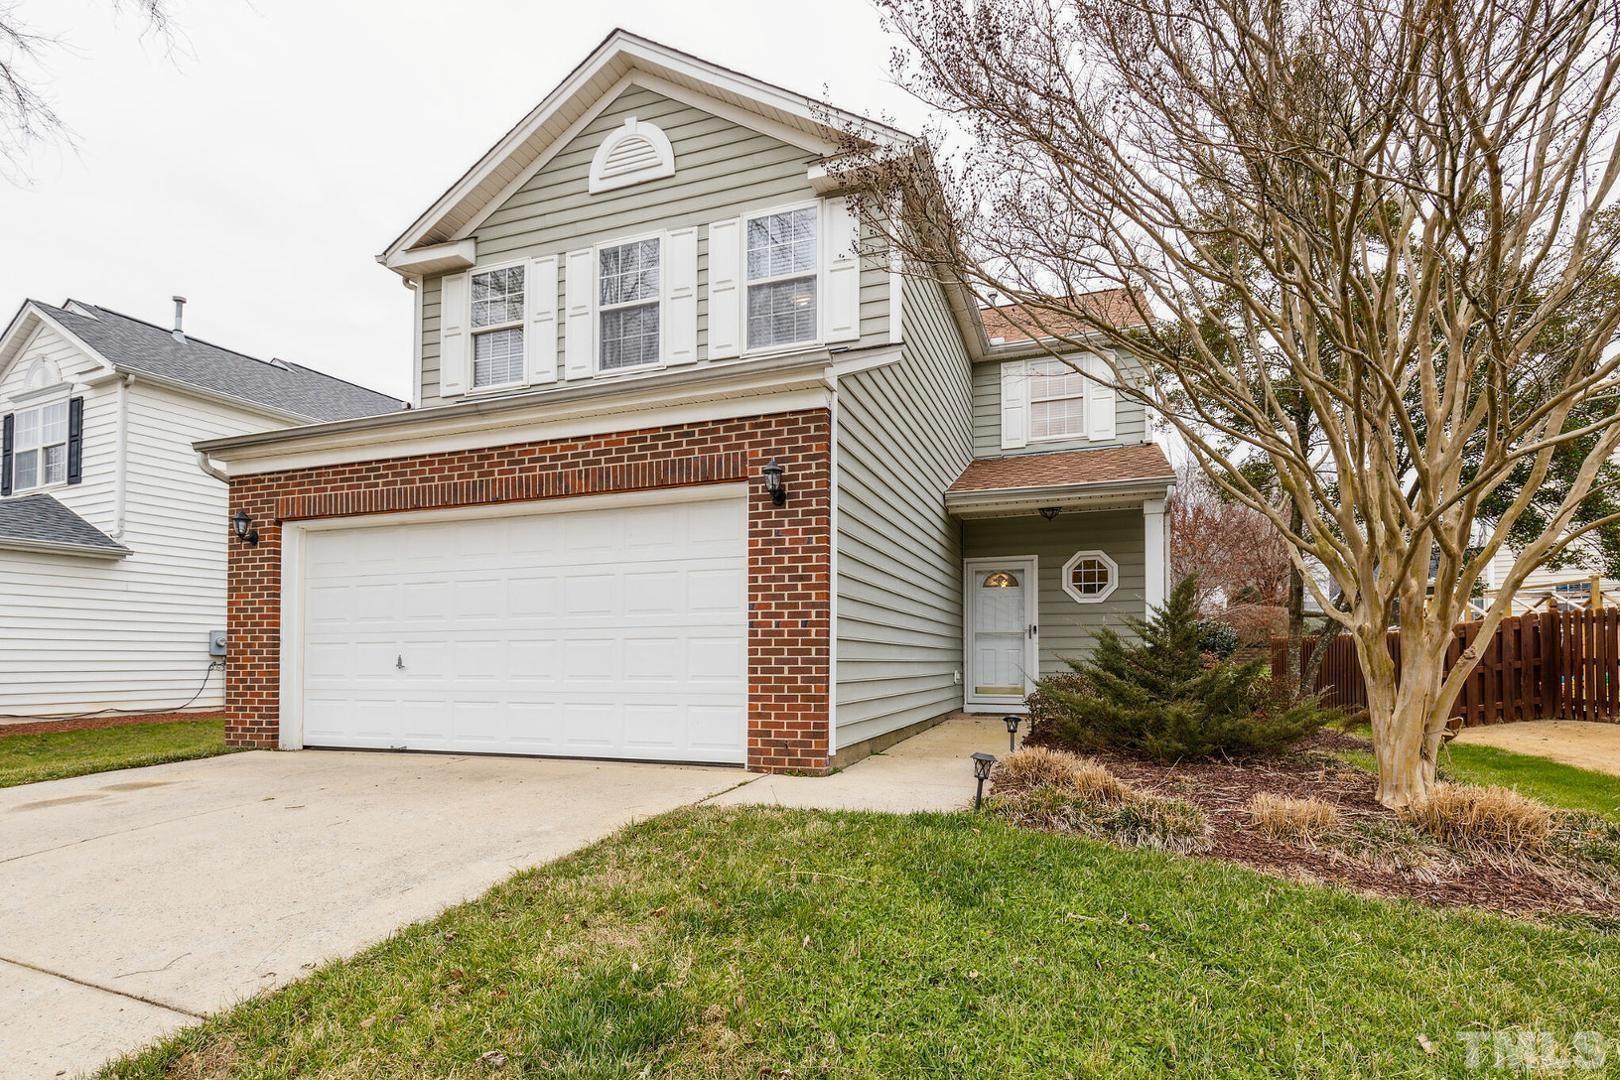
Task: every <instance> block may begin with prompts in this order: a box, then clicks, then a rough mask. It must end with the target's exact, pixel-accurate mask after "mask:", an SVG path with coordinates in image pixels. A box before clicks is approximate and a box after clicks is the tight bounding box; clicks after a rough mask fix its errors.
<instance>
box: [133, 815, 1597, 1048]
mask: <svg viewBox="0 0 1620 1080" xmlns="http://www.w3.org/2000/svg"><path fill="white" fill-rule="evenodd" d="M1616 970H1620V938H1616V937H1614V936H1609V935H1605V934H1603V933H1601V932H1598V931H1595V930H1592V929H1584V928H1568V927H1551V926H1541V925H1535V924H1531V923H1525V922H1518V921H1514V920H1510V919H1504V918H1499V917H1495V916H1489V915H1484V914H1478V913H1473V912H1467V911H1450V912H1447V911H1440V910H1434V909H1429V908H1423V907H1419V906H1417V905H1414V904H1408V903H1386V902H1381V901H1375V900H1368V899H1363V898H1360V897H1357V896H1354V895H1351V894H1349V893H1345V892H1341V891H1336V890H1329V889H1324V888H1315V887H1309V886H1303V885H1296V884H1291V883H1288V882H1285V881H1282V880H1280V879H1277V878H1272V877H1266V876H1262V875H1260V874H1256V873H1252V872H1249V871H1247V870H1243V869H1239V868H1237V867H1234V866H1231V865H1228V864H1223V863H1218V862H1212V861H1207V860H1203V859H1193V858H1185V857H1177V856H1172V855H1166V854H1162V853H1157V852H1146V851H1121V850H1117V849H1114V848H1111V847H1107V846H1105V845H1102V844H1099V843H1094V842H1090V841H1086V840H1080V839H1076V838H1072V837H1063V836H1053V835H1047V834H1042V833H1035V832H1029V831H1024V830H1020V829H1017V828H1014V827H1012V826H1009V825H1005V824H1001V823H998V822H996V821H994V820H991V819H988V818H985V817H983V816H979V815H973V814H968V813H961V814H945V815H916V816H911V817H901V816H889V815H881V814H855V813H819V812H809V811H793V810H783V809H774V808H753V809H717V808H703V809H696V810H685V811H679V812H676V813H674V814H669V815H665V816H663V817H659V818H655V819H653V820H651V821H648V822H645V823H643V824H640V825H637V826H634V827H632V828H630V829H628V830H626V831H624V832H621V833H619V834H617V835H615V836H613V837H610V838H608V839H607V840H605V841H603V842H601V843H599V844H597V845H595V846H594V847H592V848H590V849H587V850H586V851H584V852H581V853H579V854H577V855H575V856H572V857H570V858H567V859H564V860H562V861H561V862H558V863H554V864H552V865H550V866H546V867H542V868H540V869H537V870H532V871H527V872H524V873H520V874H518V875H517V876H516V877H514V878H512V879H511V880H509V881H508V882H506V883H505V884H503V885H500V886H497V887H496V888H494V889H492V890H491V891H490V892H488V893H487V894H485V895H484V896H483V897H481V898H480V899H478V900H475V901H473V902H471V903H468V904H465V905H462V906H460V907H456V908H453V909H451V910H449V911H447V912H446V913H445V914H444V915H442V916H440V917H439V918H437V919H434V920H432V921H431V922H427V923H422V924H418V925H415V926H411V927H408V928H406V929H405V930H403V931H401V932H399V933H397V934H395V935H394V936H393V937H392V938H390V939H389V940H387V941H385V942H383V943H381V944H379V945H377V946H375V947H373V948H371V949H369V950H367V951H366V952H364V953H362V954H360V955H359V956H357V957H355V958H353V959H350V960H347V961H341V962H337V963H334V964H331V965H328V966H326V967H323V968H321V969H319V970H318V971H316V972H315V973H314V974H313V975H311V976H310V977H309V978H307V979H305V980H303V981H302V982H299V983H295V984H293V985H291V986H288V987H286V988H284V989H283V990H281V991H279V992H277V993H274V994H270V995H268V996H265V997H261V998H256V999H253V1000H250V1001H248V1002H246V1003H244V1004H242V1005H240V1006H238V1007H236V1008H234V1009H232V1010H230V1011H228V1012H226V1013H223V1014H222V1015H220V1016H218V1017H215V1018H214V1019H212V1020H209V1021H207V1022H205V1023H204V1024H202V1025H200V1026H197V1027H194V1028H191V1029H188V1030H186V1031H182V1032H180V1033H178V1034H176V1035H174V1036H172V1037H170V1038H169V1039H167V1040H166V1041H164V1042H163V1043H161V1044H159V1045H157V1046H155V1047H154V1048H151V1049H149V1050H147V1051H145V1052H144V1053H141V1054H138V1055H136V1056H133V1057H130V1058H128V1059H125V1060H123V1061H121V1062H117V1063H114V1064H113V1065H110V1066H108V1067H107V1068H106V1070H104V1073H103V1075H105V1076H109V1077H167V1076H187V1077H201V1076H226V1075H234V1076H253V1077H279V1076H328V1077H337V1076H342V1077H358V1076H461V1077H469V1076H512V1075H535V1074H541V1073H544V1074H548V1075H549V1074H552V1073H556V1074H561V1075H573V1076H648V1075H653V1076H661V1075H677V1076H687V1075H710V1076H714V1075H719V1076H749V1077H757V1076H762V1075H767V1074H768V1075H778V1076H781V1075H793V1076H819V1075H838V1076H846V1075H850V1076H1014V1075H1065V1074H1067V1075H1080V1076H1109V1077H1114V1076H1162V1075H1166V1074H1167V1073H1170V1072H1174V1073H1176V1074H1177V1075H1186V1076H1200V1077H1207V1076H1227V1075H1262V1074H1264V1075H1280V1076H1290V1077H1292V1076H1301V1075H1332V1076H1365V1077H1379V1076H1404V1075H1425V1076H1427V1075H1433V1074H1436V1073H1458V1074H1460V1073H1461V1072H1462V1071H1463V1068H1464V1062H1465V1057H1464V1054H1465V1046H1464V1043H1463V1042H1462V1041H1460V1040H1459V1038H1458V1033H1459V1032H1462V1031H1471V1030H1477V1029H1481V1028H1490V1029H1502V1028H1524V1029H1535V1030H1538V1031H1546V1032H1551V1033H1554V1034H1555V1035H1557V1036H1558V1037H1560V1038H1562V1039H1565V1040H1567V1039H1568V1038H1569V1037H1571V1036H1573V1035H1574V1033H1576V1032H1579V1031H1589V1030H1604V1031H1612V1030H1613V1024H1614V1018H1615V1016H1617V1015H1620V982H1617V981H1616V980H1615V979H1614V978H1613V973H1614V972H1615V971H1616ZM1425 1043H1427V1044H1428V1046H1429V1047H1431V1048H1432V1049H1425V1046H1424V1044H1425ZM1566 1045H1567V1042H1566Z"/></svg>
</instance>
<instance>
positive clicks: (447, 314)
mask: <svg viewBox="0 0 1620 1080" xmlns="http://www.w3.org/2000/svg"><path fill="white" fill-rule="evenodd" d="M471 285H472V277H471V275H468V274H448V275H446V276H445V277H444V278H442V279H441V280H440V282H439V396H440V397H458V396H460V395H462V394H465V393H466V392H467V385H468V383H469V382H470V380H469V378H468V375H467V372H468V369H469V368H470V367H471V366H472V342H471V341H470V337H471V335H470V334H469V333H468V330H467V324H468V321H469V320H470V317H471V315H472V311H471V302H470V301H469V299H468V295H469V292H470V290H471Z"/></svg>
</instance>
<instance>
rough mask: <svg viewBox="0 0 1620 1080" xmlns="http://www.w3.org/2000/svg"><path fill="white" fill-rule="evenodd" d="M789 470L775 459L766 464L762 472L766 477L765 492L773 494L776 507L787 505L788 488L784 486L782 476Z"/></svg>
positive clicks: (772, 499)
mask: <svg viewBox="0 0 1620 1080" xmlns="http://www.w3.org/2000/svg"><path fill="white" fill-rule="evenodd" d="M786 471H787V470H786V469H784V468H782V466H781V465H779V464H777V461H776V459H775V458H771V460H770V461H768V462H766V463H765V467H764V468H763V469H761V470H760V472H761V473H763V474H764V476H765V490H766V491H768V492H770V493H771V502H772V504H773V505H776V506H786V505H787V488H785V487H783V486H782V474H783V473H785V472H786Z"/></svg>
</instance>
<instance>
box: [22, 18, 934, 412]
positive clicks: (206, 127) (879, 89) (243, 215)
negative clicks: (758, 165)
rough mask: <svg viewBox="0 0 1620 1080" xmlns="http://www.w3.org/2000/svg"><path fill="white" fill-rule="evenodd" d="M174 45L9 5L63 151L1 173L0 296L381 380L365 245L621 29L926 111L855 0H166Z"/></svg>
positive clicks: (406, 306)
mask: <svg viewBox="0 0 1620 1080" xmlns="http://www.w3.org/2000/svg"><path fill="white" fill-rule="evenodd" d="M171 2H172V5H173V11H174V17H175V21H176V23H177V26H178V33H179V41H178V42H177V47H176V48H175V49H174V50H173V52H172V54H166V53H165V50H164V49H163V47H162V44H161V43H160V42H158V41H155V40H153V39H151V38H150V37H148V38H144V39H143V38H142V37H141V36H140V31H141V29H142V26H141V23H140V22H139V20H137V19H135V18H134V17H133V16H132V15H130V14H129V13H124V14H121V15H116V16H115V15H114V13H113V8H112V4H111V0H21V2H20V3H19V4H18V5H17V10H16V14H17V15H18V16H19V17H20V18H21V19H22V20H23V21H24V22H27V23H30V24H31V25H32V26H33V28H34V29H36V30H39V31H41V32H45V33H53V34H57V35H60V36H61V37H62V38H63V39H64V44H65V47H64V48H63V49H59V50H55V51H52V52H51V53H49V54H48V55H47V57H46V64H47V69H48V70H47V71H46V72H45V73H44V77H45V79H46V86H45V88H46V90H47V91H48V93H49V94H50V96H51V98H52V100H53V102H54V104H55V106H56V108H57V110H58V111H59V112H60V113H61V115H62V116H63V118H64V119H65V120H66V121H67V123H68V124H69V125H70V126H71V127H72V129H73V135H74V138H75V140H76V146H74V147H73V148H64V147H61V146H56V147H50V148H46V149H43V150H42V151H40V152H39V153H37V154H36V155H35V157H34V159H33V160H32V161H30V162H29V163H28V164H27V169H26V172H27V176H26V179H25V180H24V181H23V182H21V183H18V182H16V181H15V180H6V179H0V306H3V307H4V309H5V310H4V314H3V316H0V318H6V319H9V317H10V315H11V313H12V312H13V311H15V310H16V308H17V306H18V305H19V304H21V302H22V300H23V299H24V298H25V297H36V298H38V299H41V300H46V301H48V302H51V303H60V302H61V301H62V300H63V299H64V298H65V297H68V296H72V297H75V298H78V299H81V300H86V301H89V302H91V303H98V304H104V305H106V306H107V307H111V308H116V309H118V310H119V311H122V312H125V313H126V314H130V315H136V316H139V317H141V318H145V319H150V320H152V321H154V322H159V323H165V324H166V320H168V319H169V318H170V315H171V307H172V305H171V304H170V302H169V297H170V296H171V295H173V294H175V293H181V294H183V295H185V296H186V297H187V298H188V299H189V301H190V303H189V304H188V306H187V309H186V329H187V330H188V331H190V332H191V333H193V334H195V335H197V336H199V337H204V338H207V339H209V340H211V341H214V342H216V343H217V344H221V345H225V346H228V347H230V348H234V349H238V350H240V351H242V352H246V353H249V354H251V355H254V356H258V357H260V358H263V359H268V358H269V357H272V356H280V357H283V358H285V359H289V360H296V361H298V362H300V363H304V364H309V365H311V366H313V367H317V368H320V369H322V370H324V371H329V372H331V373H332V374H334V375H339V376H342V377H344V378H348V379H353V380H355V381H357V382H361V383H364V384H366V385H368V386H372V387H375V388H377V389H379V390H383V391H386V392H389V393H393V394H397V395H400V396H407V395H408V394H409V391H410V382H411V380H410V368H409V364H410V341H411V331H410V314H411V305H410V294H409V293H408V292H407V291H406V290H405V288H404V286H403V285H401V284H400V280H399V278H397V277H396V276H395V275H394V274H392V273H390V272H389V271H387V270H385V269H383V268H382V267H381V266H378V265H377V264H376V262H375V261H374V260H373V256H375V255H376V254H377V253H378V252H380V251H381V250H382V249H383V248H384V247H385V246H386V245H387V244H388V243H389V241H391V240H392V239H393V238H394V237H395V236H396V235H398V234H399V233H400V232H401V231H403V229H404V228H405V227H406V226H407V225H409V224H410V223H411V221H412V220H414V219H415V217H416V216H417V215H418V214H419V213H421V211H423V210H424V209H426V208H427V206H428V204H429V203H430V202H432V201H433V199H435V198H436V197H437V196H438V195H439V194H440V193H441V192H442V191H443V190H444V189H445V188H446V187H448V186H449V184H450V183H451V182H452V181H453V180H455V179H456V177H458V176H460V175H461V173H462V172H463V171H464V170H466V168H467V167H468V166H470V165H471V164H472V163H473V162H474V161H475V160H476V159H477V158H478V157H479V156H480V155H481V154H482V153H483V152H484V151H485V150H487V149H488V148H489V147H490V145H491V144H493V143H494V142H495V140H496V139H498V138H499V137H500V136H501V135H502V134H504V133H505V132H506V130H507V129H508V128H509V127H511V126H512V125H513V124H514V123H516V122H517V120H518V119H520V118H521V117H522V116H523V114H524V113H526V112H527V111H528V110H529V109H531V108H533V107H534V105H535V104H537V103H538V102H539V101H540V99H541V98H542V97H544V96H545V94H546V93H547V92H548V91H550V90H551V89H552V87H553V86H555V85H556V84H557V83H558V82H559V81H560V80H561V79H562V78H563V77H564V76H565V75H567V73H568V72H569V71H570V70H571V69H572V68H573V67H574V65H575V64H577V63H578V62H579V61H580V60H582V59H584V57H585V55H586V54H587V53H588V52H589V51H590V50H591V49H592V48H594V47H595V46H596V45H597V43H598V42H600V41H601V39H602V38H603V37H604V36H606V35H607V33H608V32H609V31H610V30H612V29H613V28H614V27H615V26H623V27H624V28H625V29H628V30H631V31H634V32H636V33H639V34H643V35H646V36H648V37H652V38H656V39H658V40H660V41H663V42H665V43H666V44H669V45H672V46H674V47H676V48H680V49H685V50H687V51H689V52H693V53H696V54H697V55H699V56H702V57H704V58H706V59H709V60H713V61H715V62H717V63H721V64H724V65H726V66H728V67H732V68H736V69H737V70H740V71H744V72H747V73H748V74H751V75H754V76H757V77H759V78H763V79H766V80H769V81H771V82H774V83H777V84H779V85H782V86H786V87H788V88H790V89H793V90H799V91H802V92H804V93H807V94H812V95H815V96H826V97H828V98H829V100H831V101H832V102H834V103H835V104H838V105H840V106H843V107H845V108H848V109H851V110H854V111H877V112H887V113H888V114H890V115H893V116H897V117H899V118H900V119H901V120H902V121H904V122H905V123H906V124H907V125H908V126H911V127H913V128H917V127H920V126H921V122H920V121H921V117H920V115H919V109H918V106H917V105H916V104H915V103H914V102H911V101H909V99H907V98H906V97H905V96H904V95H903V94H901V93H900V91H898V90H897V89H896V88H895V87H894V86H892V85H891V84H890V82H889V80H888V66H887V58H888V50H889V45H890V43H889V42H888V41H887V40H886V39H885V38H884V36H883V35H882V33H881V31H880V29H879V26H878V19H877V15H876V13H875V11H874V10H873V9H872V8H871V6H870V5H869V4H867V3H866V2H864V0H822V2H820V3H818V4H817V5H816V6H815V8H814V13H813V17H811V18H806V17H805V10H806V9H805V8H804V7H803V6H802V5H795V6H794V7H792V8H789V7H787V6H786V5H781V4H774V3H761V2H757V0H756V2H748V0H725V2H710V3H707V4H704V5H675V4H670V3H667V2H662V3H660V2H651V0H597V2H595V3H579V2H574V3H567V4H558V3H538V2H533V3H519V2H513V0H387V2H383V0H364V2H358V0H336V2H334V0H324V2H316V0H253V2H252V3H248V2H247V0H171Z"/></svg>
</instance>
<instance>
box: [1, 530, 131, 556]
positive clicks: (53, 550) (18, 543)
mask: <svg viewBox="0 0 1620 1080" xmlns="http://www.w3.org/2000/svg"><path fill="white" fill-rule="evenodd" d="M0 549H4V550H8V551H33V552H39V553H41V554H47V555H77V556H79V557H81V558H86V559H122V558H123V557H124V556H126V555H128V554H129V553H130V552H129V549H128V548H126V547H119V548H116V549H114V548H95V547H87V546H85V545H83V544H59V543H56V542H54V541H51V540H24V539H22V538H20V537H11V536H8V537H5V538H3V539H0Z"/></svg>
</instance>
